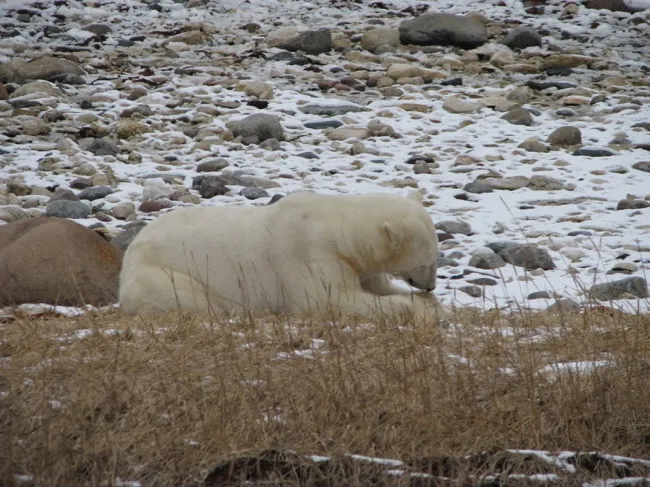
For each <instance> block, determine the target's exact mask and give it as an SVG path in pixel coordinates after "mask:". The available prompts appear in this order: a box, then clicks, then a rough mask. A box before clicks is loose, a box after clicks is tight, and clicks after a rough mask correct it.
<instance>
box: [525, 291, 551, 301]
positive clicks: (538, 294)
mask: <svg viewBox="0 0 650 487" xmlns="http://www.w3.org/2000/svg"><path fill="white" fill-rule="evenodd" d="M551 298H553V295H552V294H551V293H549V292H548V291H535V292H533V293H530V294H529V295H528V296H526V299H531V300H532V299H551Z"/></svg>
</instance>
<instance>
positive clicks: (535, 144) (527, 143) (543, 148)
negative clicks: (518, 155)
mask: <svg viewBox="0 0 650 487" xmlns="http://www.w3.org/2000/svg"><path fill="white" fill-rule="evenodd" d="M517 147H519V148H520V149H524V150H526V151H528V152H548V151H549V150H550V149H549V147H548V146H547V145H546V144H545V143H544V142H542V141H541V140H540V138H539V137H531V138H529V139H526V140H524V141H523V142H522V143H521V144H519V145H518V146H517Z"/></svg>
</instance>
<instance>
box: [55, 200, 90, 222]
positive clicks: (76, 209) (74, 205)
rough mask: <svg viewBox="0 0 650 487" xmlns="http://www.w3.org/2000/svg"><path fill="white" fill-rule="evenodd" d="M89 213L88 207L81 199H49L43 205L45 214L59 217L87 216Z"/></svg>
mask: <svg viewBox="0 0 650 487" xmlns="http://www.w3.org/2000/svg"><path fill="white" fill-rule="evenodd" d="M90 213H91V210H90V207H89V206H88V205H86V204H85V203H82V202H81V201H70V200H55V201H50V202H49V203H48V204H47V205H46V207H45V216H53V217H59V218H72V219H81V218H88V217H89V216H90Z"/></svg>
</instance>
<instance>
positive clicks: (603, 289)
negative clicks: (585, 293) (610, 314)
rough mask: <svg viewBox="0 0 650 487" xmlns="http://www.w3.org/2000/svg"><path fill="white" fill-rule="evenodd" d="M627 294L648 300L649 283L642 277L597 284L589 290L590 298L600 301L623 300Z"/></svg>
mask: <svg viewBox="0 0 650 487" xmlns="http://www.w3.org/2000/svg"><path fill="white" fill-rule="evenodd" d="M626 294H627V295H632V296H636V297H637V298H647V297H648V283H647V281H646V280H645V279H644V278H642V277H627V278H625V279H621V280H619V281H613V282H606V283H604V284H596V285H595V286H593V287H592V288H591V289H590V290H589V297H591V298H592V299H597V300H599V301H611V300H616V299H622V298H624V297H625V296H624V295H626Z"/></svg>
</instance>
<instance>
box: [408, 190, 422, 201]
mask: <svg viewBox="0 0 650 487" xmlns="http://www.w3.org/2000/svg"><path fill="white" fill-rule="evenodd" d="M407 197H408V199H410V200H411V201H415V202H416V203H419V204H422V193H420V192H419V191H409V194H408V195H407Z"/></svg>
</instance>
